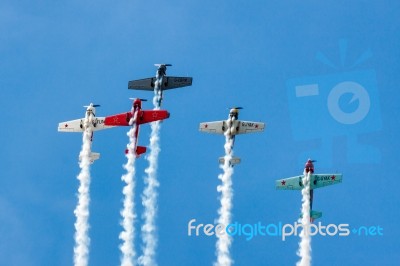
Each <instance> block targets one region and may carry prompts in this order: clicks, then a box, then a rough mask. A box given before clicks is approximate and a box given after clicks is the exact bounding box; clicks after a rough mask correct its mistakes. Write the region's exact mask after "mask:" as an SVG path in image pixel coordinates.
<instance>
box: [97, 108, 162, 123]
mask: <svg viewBox="0 0 400 266" xmlns="http://www.w3.org/2000/svg"><path fill="white" fill-rule="evenodd" d="M131 117H132V114H131V112H126V113H122V114H117V115H112V116H107V117H106V118H105V121H104V124H105V125H107V126H129V121H130V120H131ZM168 117H169V113H168V112H167V111H165V110H145V111H139V113H138V116H137V119H138V120H137V122H138V124H139V125H141V124H146V123H150V122H154V121H158V120H163V119H167V118H168Z"/></svg>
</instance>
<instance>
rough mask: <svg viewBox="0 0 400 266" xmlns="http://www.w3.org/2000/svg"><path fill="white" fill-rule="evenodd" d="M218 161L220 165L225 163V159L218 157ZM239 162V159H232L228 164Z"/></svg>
mask: <svg viewBox="0 0 400 266" xmlns="http://www.w3.org/2000/svg"><path fill="white" fill-rule="evenodd" d="M218 161H219V163H220V164H224V163H225V157H219V159H218ZM240 162H241V160H240V158H239V157H232V158H231V159H230V160H229V164H230V165H235V164H239V163H240Z"/></svg>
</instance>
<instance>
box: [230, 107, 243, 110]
mask: <svg viewBox="0 0 400 266" xmlns="http://www.w3.org/2000/svg"><path fill="white" fill-rule="evenodd" d="M230 109H237V110H241V109H243V107H231V108H230Z"/></svg>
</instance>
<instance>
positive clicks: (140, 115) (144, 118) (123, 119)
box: [104, 98, 169, 157]
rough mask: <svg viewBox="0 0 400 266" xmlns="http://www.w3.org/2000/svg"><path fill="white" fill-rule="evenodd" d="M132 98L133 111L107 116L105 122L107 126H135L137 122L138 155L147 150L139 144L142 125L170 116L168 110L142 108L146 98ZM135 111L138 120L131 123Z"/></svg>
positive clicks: (136, 148)
mask: <svg viewBox="0 0 400 266" xmlns="http://www.w3.org/2000/svg"><path fill="white" fill-rule="evenodd" d="M130 99H131V100H133V109H132V110H131V111H128V112H125V113H122V114H117V115H112V116H107V117H106V118H105V120H104V124H105V125H106V126H133V125H134V124H135V125H136V130H135V133H134V134H135V138H136V143H135V147H134V150H135V154H136V156H137V157H138V156H140V155H141V154H143V153H145V152H146V147H144V146H137V141H138V137H139V127H140V125H142V124H146V123H150V122H155V121H159V120H164V119H167V118H169V113H168V111H166V110H142V101H146V100H145V99H137V98H136V99H132V98H130ZM135 113H137V115H136V120H135V121H133V123H134V124H129V122H130V120H131V118H132V117H133V116H134V114H135ZM126 152H128V150H126Z"/></svg>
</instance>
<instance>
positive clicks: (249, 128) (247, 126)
mask: <svg viewBox="0 0 400 266" xmlns="http://www.w3.org/2000/svg"><path fill="white" fill-rule="evenodd" d="M237 122H238V125H239V130H238V131H236V134H235V135H237V134H247V133H253V132H260V131H264V128H265V123H261V122H252V121H240V120H238V121H237Z"/></svg>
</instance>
